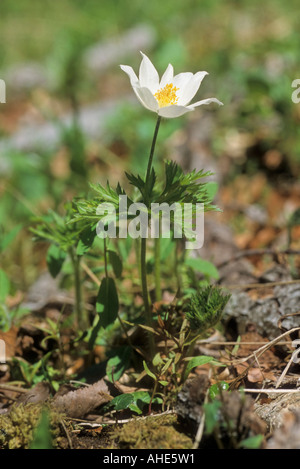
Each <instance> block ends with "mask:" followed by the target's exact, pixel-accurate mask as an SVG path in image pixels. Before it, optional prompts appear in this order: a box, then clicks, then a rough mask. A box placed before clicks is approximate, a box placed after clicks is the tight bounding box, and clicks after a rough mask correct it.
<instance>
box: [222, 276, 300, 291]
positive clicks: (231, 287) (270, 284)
mask: <svg viewBox="0 0 300 469" xmlns="http://www.w3.org/2000/svg"><path fill="white" fill-rule="evenodd" d="M297 283H300V279H296V280H283V281H279V282H266V283H244V284H241V285H226V284H224V285H222V286H223V287H224V288H227V289H228V290H234V289H239V288H241V289H245V290H252V289H253V288H269V287H278V286H281V285H296V284H297Z"/></svg>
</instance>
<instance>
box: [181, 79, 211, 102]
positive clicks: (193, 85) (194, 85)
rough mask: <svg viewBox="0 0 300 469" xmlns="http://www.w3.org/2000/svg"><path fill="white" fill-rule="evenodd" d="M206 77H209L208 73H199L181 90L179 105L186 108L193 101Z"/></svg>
mask: <svg viewBox="0 0 300 469" xmlns="http://www.w3.org/2000/svg"><path fill="white" fill-rule="evenodd" d="M205 75H208V73H207V72H198V73H196V74H195V75H193V76H192V77H191V79H190V80H189V81H188V83H187V84H186V85H185V86H184V87H183V88H182V90H181V93H180V98H179V99H178V104H180V105H182V106H186V105H187V104H188V103H189V102H190V101H191V100H192V99H193V97H194V96H195V94H196V93H197V91H198V89H199V87H200V85H201V82H202V80H203V78H204V77H205Z"/></svg>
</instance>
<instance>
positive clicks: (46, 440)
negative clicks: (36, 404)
mask: <svg viewBox="0 0 300 469" xmlns="http://www.w3.org/2000/svg"><path fill="white" fill-rule="evenodd" d="M30 449H54V448H53V444H52V435H51V430H50V418H49V415H48V412H47V411H46V410H43V411H42V415H41V418H40V421H39V423H38V425H37V427H36V429H35V430H34V433H33V440H32V443H31V445H30Z"/></svg>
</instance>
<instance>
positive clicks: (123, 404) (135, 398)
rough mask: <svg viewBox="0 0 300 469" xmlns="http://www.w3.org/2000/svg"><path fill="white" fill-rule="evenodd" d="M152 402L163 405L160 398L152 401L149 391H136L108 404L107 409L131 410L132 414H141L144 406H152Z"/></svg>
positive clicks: (122, 395)
mask: <svg viewBox="0 0 300 469" xmlns="http://www.w3.org/2000/svg"><path fill="white" fill-rule="evenodd" d="M150 402H152V403H153V404H161V403H162V399H161V398H160V397H154V398H153V399H152V396H151V393H150V392H148V391H136V392H133V393H130V394H121V395H120V396H117V397H115V398H114V399H112V400H111V401H110V402H109V404H107V408H110V407H113V408H114V409H115V410H117V411H120V410H125V409H130V410H131V411H132V412H136V413H137V414H141V413H142V410H143V408H144V406H145V405H148V404H150Z"/></svg>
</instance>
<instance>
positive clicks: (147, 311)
mask: <svg viewBox="0 0 300 469" xmlns="http://www.w3.org/2000/svg"><path fill="white" fill-rule="evenodd" d="M160 122H161V117H160V116H158V118H157V122H156V126H155V130H154V135H153V140H152V145H151V150H150V155H149V160H148V166H147V172H146V179H145V198H146V200H145V202H146V205H147V206H148V208H149V206H150V189H149V182H150V176H151V170H152V162H153V156H154V150H155V144H156V139H157V135H158V130H159V126H160ZM146 253H147V242H146V238H141V282H142V294H143V301H144V307H145V315H146V323H147V325H148V326H151V324H152V313H151V308H150V302H149V292H148V284H147V265H146ZM148 336H149V349H150V350H149V352H150V357H151V358H152V357H153V356H154V352H155V343H154V337H153V334H151V332H149V334H148Z"/></svg>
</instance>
